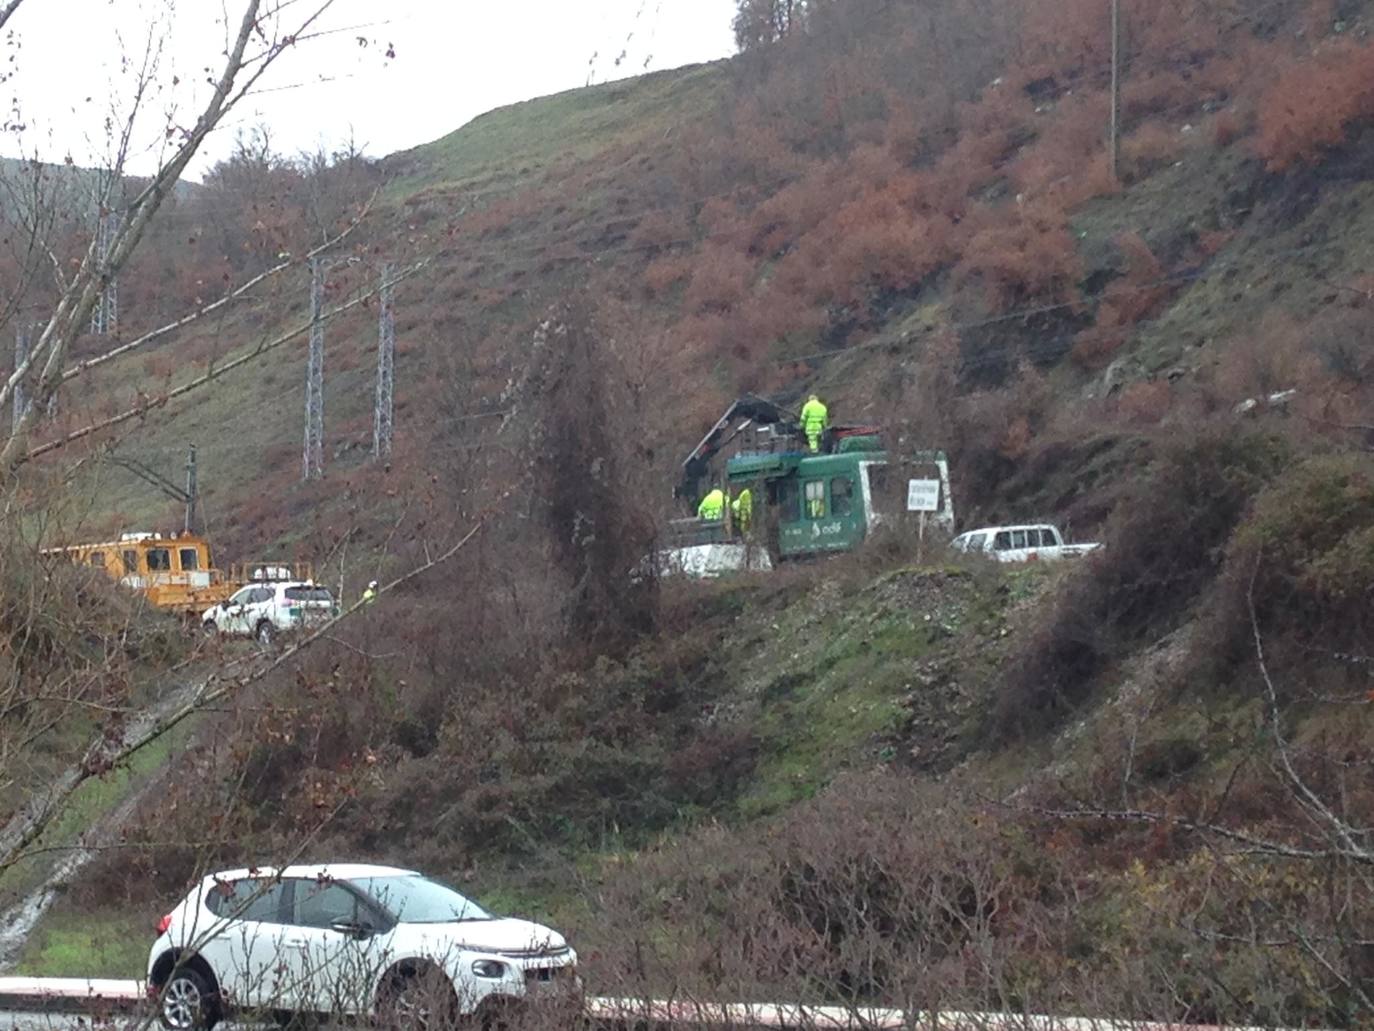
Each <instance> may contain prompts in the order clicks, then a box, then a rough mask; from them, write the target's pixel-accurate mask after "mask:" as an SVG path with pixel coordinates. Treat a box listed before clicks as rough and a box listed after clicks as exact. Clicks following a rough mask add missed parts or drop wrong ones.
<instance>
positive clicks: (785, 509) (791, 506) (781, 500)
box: [773, 480, 800, 523]
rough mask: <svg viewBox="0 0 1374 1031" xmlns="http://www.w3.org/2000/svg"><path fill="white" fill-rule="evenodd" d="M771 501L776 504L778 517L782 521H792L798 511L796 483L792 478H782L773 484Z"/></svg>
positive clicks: (796, 516)
mask: <svg viewBox="0 0 1374 1031" xmlns="http://www.w3.org/2000/svg"><path fill="white" fill-rule="evenodd" d="M773 489H774V495H773V502H774V504H776V505H777V506H778V519H779V521H781V522H784V523H790V522H794V521H795V520H796V519H797V518H798V515H797V513H798V512H799V511H800V509H799V508H798V494H797V484H796V482H795V481H794V480H783V481H781V482H779V483H776V484H774V485H773Z"/></svg>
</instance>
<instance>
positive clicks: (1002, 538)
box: [992, 530, 1011, 551]
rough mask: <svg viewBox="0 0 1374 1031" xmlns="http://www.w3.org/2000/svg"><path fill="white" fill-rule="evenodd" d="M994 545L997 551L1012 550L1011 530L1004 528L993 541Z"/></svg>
mask: <svg viewBox="0 0 1374 1031" xmlns="http://www.w3.org/2000/svg"><path fill="white" fill-rule="evenodd" d="M992 546H993V549H994V550H996V551H1010V550H1011V532H1010V531H1008V530H1003V531H1002V532H1001V533H999V534H998V535H997V537H996V539H995V540H994V541H993V542H992Z"/></svg>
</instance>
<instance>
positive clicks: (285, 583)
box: [234, 580, 329, 594]
mask: <svg viewBox="0 0 1374 1031" xmlns="http://www.w3.org/2000/svg"><path fill="white" fill-rule="evenodd" d="M248 587H272V588H277V587H283V588H285V587H323V588H324V589H325V590H326V591H327V590H329V588H328V587H326V586H325V585H324V584H317V583H315V581H314V580H258V581H255V582H253V583H246V584H244V585H243V587H240V588H239V591H241V590H244V589H245V588H248ZM234 593H235V594H238V591H235V592H234Z"/></svg>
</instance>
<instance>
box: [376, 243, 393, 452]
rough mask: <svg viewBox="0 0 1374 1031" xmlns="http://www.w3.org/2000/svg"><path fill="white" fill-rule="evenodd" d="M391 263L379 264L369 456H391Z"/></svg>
mask: <svg viewBox="0 0 1374 1031" xmlns="http://www.w3.org/2000/svg"><path fill="white" fill-rule="evenodd" d="M391 288H392V283H391V264H390V262H388V263H387V264H385V265H383V266H382V290H381V305H380V307H381V316H380V318H379V325H378V331H377V396H376V402H375V405H374V409H373V413H372V457H373V458H375V459H378V460H379V461H380V460H385V459H388V458H390V457H391V416H392V388H393V385H394V383H395V371H396V318H395V315H394V313H393V312H392V308H391Z"/></svg>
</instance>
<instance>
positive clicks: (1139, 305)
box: [1070, 232, 1171, 369]
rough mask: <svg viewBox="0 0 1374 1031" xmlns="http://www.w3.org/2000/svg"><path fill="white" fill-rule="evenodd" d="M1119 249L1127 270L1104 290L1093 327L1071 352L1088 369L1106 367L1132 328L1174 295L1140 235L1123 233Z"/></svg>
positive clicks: (1075, 342) (1160, 267)
mask: <svg viewBox="0 0 1374 1031" xmlns="http://www.w3.org/2000/svg"><path fill="white" fill-rule="evenodd" d="M1116 246H1117V249H1118V250H1119V251H1120V252H1121V255H1122V259H1123V264H1124V270H1123V272H1122V274H1121V275H1120V276H1118V277H1117V278H1116V279H1114V280H1113V281H1112V282H1111V283H1110V284H1109V285H1108V286H1107V288H1106V289H1105V290H1103V292H1102V298H1101V301H1100V303H1099V304H1098V308H1097V316H1096V318H1095V319H1094V321H1093V325H1092V326H1091V327H1089V328H1088V329H1085V330H1084V331H1083V332H1081V333H1079V334H1078V336H1077V337H1076V338H1075V339H1074V345H1073V350H1072V351H1071V352H1070V353H1071V354H1072V356H1073V359H1074V361H1075V362H1076V363H1077V364H1078V365H1080V366H1081V367H1083V368H1085V369H1098V368H1101V367H1103V366H1104V365H1106V364H1107V363H1108V362H1109V361H1110V360H1111V359H1112V357H1113V356H1114V355H1115V354H1116V352H1117V351H1118V350H1120V348H1121V347H1122V345H1123V344H1125V342H1126V340H1127V338H1128V337H1129V334H1130V331H1131V329H1132V327H1134V326H1135V325H1136V324H1137V323H1138V322H1140V321H1141V320H1143V319H1145V318H1147V317H1149V316H1150V315H1151V314H1153V313H1154V312H1155V311H1157V310H1158V309H1159V306H1160V305H1161V304H1163V303H1164V301H1165V300H1167V298H1168V297H1169V296H1170V293H1171V286H1170V284H1169V283H1167V282H1165V279H1166V277H1165V275H1164V267H1163V265H1161V264H1160V262H1159V259H1158V258H1156V257H1155V255H1154V252H1153V251H1152V250H1150V246H1149V244H1147V243H1146V242H1145V240H1144V238H1143V237H1142V236H1141V235H1140V234H1139V233H1136V232H1129V233H1122V234H1121V235H1120V236H1118V237H1117V239H1116Z"/></svg>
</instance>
